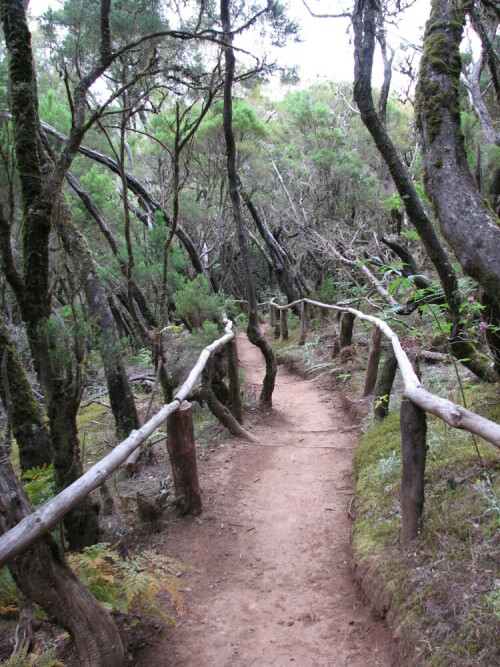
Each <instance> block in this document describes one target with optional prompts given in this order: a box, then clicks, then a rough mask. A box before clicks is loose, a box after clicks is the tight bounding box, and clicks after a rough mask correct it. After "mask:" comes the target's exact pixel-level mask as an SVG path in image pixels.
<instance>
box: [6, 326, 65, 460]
mask: <svg viewBox="0 0 500 667" xmlns="http://www.w3.org/2000/svg"><path fill="white" fill-rule="evenodd" d="M0 359H2V360H3V359H5V364H4V365H2V368H3V369H4V370H5V377H3V378H2V380H3V381H2V382H1V383H0V395H1V397H2V402H3V404H4V407H5V409H6V412H7V411H8V410H7V408H6V402H7V397H6V395H5V394H6V390H8V393H9V394H10V400H11V403H12V432H13V434H14V437H15V439H16V441H17V444H18V447H19V462H20V465H21V471H22V472H25V471H26V470H29V469H30V468H34V467H36V466H40V467H41V466H43V465H50V463H51V462H52V457H53V452H52V444H51V442H50V436H49V433H48V430H47V426H46V424H45V420H44V418H43V414H42V411H41V409H40V406H39V405H38V403H37V402H36V400H35V397H34V396H33V392H32V391H31V386H30V383H29V381H28V378H27V377H26V373H25V372H24V368H23V365H22V364H21V360H20V359H19V356H18V354H17V352H16V350H15V348H14V344H13V343H12V340H11V338H10V335H9V331H8V329H7V327H6V326H5V324H4V323H3V321H2V320H0Z"/></svg>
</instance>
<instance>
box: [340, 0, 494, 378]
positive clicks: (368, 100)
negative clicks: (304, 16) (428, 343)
mask: <svg viewBox="0 0 500 667" xmlns="http://www.w3.org/2000/svg"><path fill="white" fill-rule="evenodd" d="M376 16H377V6H376V3H375V2H373V1H372V0H366V1H365V0H356V6H355V9H354V12H353V14H352V25H353V28H354V79H355V80H354V98H355V100H356V103H357V105H358V108H359V111H360V114H361V119H362V120H363V123H364V124H365V126H366V127H367V129H368V131H369V132H370V134H371V135H372V137H373V140H374V141H375V144H376V146H377V148H378V150H379V151H380V153H381V155H382V156H383V158H384V160H385V162H386V164H387V166H388V168H389V171H390V173H391V176H392V179H393V181H394V184H395V185H396V188H397V191H398V193H399V195H400V196H401V198H402V199H403V202H404V206H405V209H406V213H407V214H408V217H409V219H410V221H411V223H412V224H413V226H414V227H415V229H416V231H417V233H418V235H419V237H420V240H421V242H422V244H423V246H424V248H425V250H426V253H427V255H428V257H429V259H430V260H431V262H432V264H433V265H434V268H435V269H436V272H437V274H438V276H439V281H440V283H441V285H442V287H443V291H444V293H445V296H446V301H447V303H448V314H447V316H448V319H449V321H450V323H451V333H450V345H451V350H452V352H453V354H454V356H455V357H456V358H457V359H460V360H461V361H462V362H463V363H464V365H466V366H467V367H468V368H469V369H470V370H471V371H472V372H473V373H475V374H476V375H477V376H478V377H480V378H482V379H483V380H487V381H489V382H496V381H497V380H498V376H497V374H496V373H495V372H494V371H492V369H491V368H490V366H489V362H488V359H487V358H486V357H485V356H484V355H481V354H480V353H478V352H477V350H476V349H475V347H474V346H473V345H471V344H470V343H469V342H468V341H466V340H465V339H464V337H463V334H462V324H461V317H460V308H461V299H460V293H459V290H458V280H457V276H456V273H455V271H454V269H453V266H452V264H451V262H450V259H449V257H448V255H447V254H446V252H445V250H444V248H443V246H442V245H441V243H440V241H439V238H438V236H437V234H436V232H435V230H434V227H433V225H432V222H431V220H430V219H429V217H428V215H427V213H426V211H425V209H424V207H423V205H422V202H421V201H420V198H419V196H418V194H417V191H416V190H415V187H414V185H413V182H412V180H411V178H410V175H409V173H408V171H407V169H406V168H405V166H404V164H403V163H402V161H401V159H400V157H399V155H398V152H397V150H396V148H395V146H394V144H393V143H392V141H391V139H390V137H389V135H388V134H387V131H386V129H385V127H384V125H383V123H382V121H381V119H380V117H379V116H378V114H377V111H376V109H375V106H374V104H373V96H372V85H371V76H372V69H373V54H374V50H375V35H376ZM451 189H452V188H450V190H451ZM459 210H460V208H458V209H457V211H459ZM498 233H499V234H500V230H499V231H498ZM497 294H500V290H499V291H497Z"/></svg>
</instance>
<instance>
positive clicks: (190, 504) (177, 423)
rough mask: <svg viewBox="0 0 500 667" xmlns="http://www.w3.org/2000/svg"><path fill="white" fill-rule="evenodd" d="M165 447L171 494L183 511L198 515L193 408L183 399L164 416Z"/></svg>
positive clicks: (198, 490) (198, 489) (198, 496)
mask: <svg viewBox="0 0 500 667" xmlns="http://www.w3.org/2000/svg"><path fill="white" fill-rule="evenodd" d="M167 450H168V455H169V457H170V464H171V466H172V477H173V479H174V488H175V495H176V498H178V499H180V501H181V503H182V504H181V507H182V512H183V514H194V515H197V514H201V493H200V484H199V482H198V468H197V465H196V446H195V442H194V426H193V408H192V406H191V404H190V403H188V402H187V401H183V402H182V403H181V405H180V407H179V409H178V410H176V411H175V412H172V414H170V415H169V416H168V417H167Z"/></svg>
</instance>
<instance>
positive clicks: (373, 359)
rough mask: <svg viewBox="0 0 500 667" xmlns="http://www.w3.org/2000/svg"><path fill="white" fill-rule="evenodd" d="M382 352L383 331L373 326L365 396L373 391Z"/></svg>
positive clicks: (364, 390)
mask: <svg viewBox="0 0 500 667" xmlns="http://www.w3.org/2000/svg"><path fill="white" fill-rule="evenodd" d="M381 354H382V332H381V331H380V329H379V328H378V327H377V326H376V325H373V326H372V335H371V338H370V351H369V353H368V363H367V364H366V377H365V386H364V389H363V396H368V395H369V394H371V393H372V391H373V388H374V387H375V383H376V381H377V374H378V364H379V361H380V356H381Z"/></svg>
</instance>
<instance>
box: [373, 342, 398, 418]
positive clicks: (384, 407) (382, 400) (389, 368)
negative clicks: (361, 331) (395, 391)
mask: <svg viewBox="0 0 500 667" xmlns="http://www.w3.org/2000/svg"><path fill="white" fill-rule="evenodd" d="M397 369H398V360H397V359H396V355H395V354H394V350H393V347H392V345H389V348H388V350H387V355H386V357H385V361H384V364H383V366H382V368H381V369H380V373H379V376H378V378H377V382H376V384H375V390H374V394H375V398H374V408H373V416H374V417H375V419H385V418H386V417H387V415H388V414H389V396H390V395H391V389H392V384H393V382H394V377H395V375H396V371H397Z"/></svg>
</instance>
